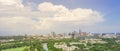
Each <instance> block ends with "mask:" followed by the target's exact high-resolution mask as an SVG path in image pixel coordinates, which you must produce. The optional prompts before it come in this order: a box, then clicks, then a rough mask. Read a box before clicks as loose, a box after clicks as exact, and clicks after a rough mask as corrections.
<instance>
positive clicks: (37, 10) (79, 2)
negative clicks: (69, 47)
mask: <svg viewBox="0 0 120 51" xmlns="http://www.w3.org/2000/svg"><path fill="white" fill-rule="evenodd" d="M119 5H120V1H119V0H109V1H108V0H0V36H1V35H24V34H48V33H50V32H53V31H54V32H56V33H67V32H72V31H74V30H76V31H78V30H79V29H81V30H82V31H85V32H109V33H110V32H120V27H119V26H120V23H119V22H120V20H119V19H120V17H119V16H120V6H119Z"/></svg>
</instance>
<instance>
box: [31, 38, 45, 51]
mask: <svg viewBox="0 0 120 51" xmlns="http://www.w3.org/2000/svg"><path fill="white" fill-rule="evenodd" d="M30 51H45V50H44V49H43V46H42V43H41V41H39V40H34V41H32V42H30Z"/></svg>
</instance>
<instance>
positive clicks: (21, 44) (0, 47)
mask: <svg viewBox="0 0 120 51" xmlns="http://www.w3.org/2000/svg"><path fill="white" fill-rule="evenodd" d="M0 44H1V45H0V50H5V49H10V48H19V47H24V46H29V42H28V41H14V42H6V43H0Z"/></svg>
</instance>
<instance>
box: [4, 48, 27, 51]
mask: <svg viewBox="0 0 120 51" xmlns="http://www.w3.org/2000/svg"><path fill="white" fill-rule="evenodd" d="M24 48H26V47H19V48H11V49H6V50H2V51H23V49H24ZM27 48H28V47H27Z"/></svg>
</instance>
